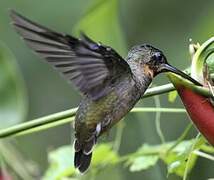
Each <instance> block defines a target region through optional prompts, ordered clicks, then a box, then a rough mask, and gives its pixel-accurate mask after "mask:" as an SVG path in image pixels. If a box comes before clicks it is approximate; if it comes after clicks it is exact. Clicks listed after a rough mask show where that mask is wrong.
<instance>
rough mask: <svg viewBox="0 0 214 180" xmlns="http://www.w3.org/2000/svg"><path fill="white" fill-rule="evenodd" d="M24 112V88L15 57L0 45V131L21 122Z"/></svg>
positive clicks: (25, 107) (25, 108)
mask: <svg viewBox="0 0 214 180" xmlns="http://www.w3.org/2000/svg"><path fill="white" fill-rule="evenodd" d="M26 110H27V106H26V92H25V87H24V83H23V79H22V77H21V74H20V72H19V70H18V67H17V64H16V61H15V57H14V56H13V54H12V53H11V52H10V50H9V49H8V48H7V47H5V45H3V44H2V43H0V120H1V125H0V129H2V128H6V127H9V126H11V125H14V124H17V123H18V122H20V121H23V120H24V118H25V115H26Z"/></svg>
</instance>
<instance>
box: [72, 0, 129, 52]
mask: <svg viewBox="0 0 214 180" xmlns="http://www.w3.org/2000/svg"><path fill="white" fill-rule="evenodd" d="M92 3H93V4H92V6H91V8H89V10H88V12H87V13H86V15H85V16H84V17H83V18H82V19H81V21H80V22H79V23H78V24H77V25H76V27H75V28H74V31H75V32H76V33H78V32H79V31H83V32H85V33H86V34H87V35H88V36H90V37H91V38H92V39H94V40H96V41H100V42H102V43H104V44H106V45H109V46H111V47H113V48H115V49H116V50H117V51H118V52H119V53H121V54H122V55H125V54H126V52H127V47H126V42H125V41H124V36H123V32H122V29H121V27H120V22H119V18H118V0H95V1H92Z"/></svg>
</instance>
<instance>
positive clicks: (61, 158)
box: [43, 145, 75, 180]
mask: <svg viewBox="0 0 214 180" xmlns="http://www.w3.org/2000/svg"><path fill="white" fill-rule="evenodd" d="M48 159H49V163H50V165H49V168H48V170H47V171H46V173H45V176H44V178H43V179H44V180H48V179H50V180H52V179H62V178H63V177H67V176H71V175H74V173H75V168H74V166H73V161H74V151H73V148H72V146H71V145H67V146H62V147H60V148H58V149H57V150H54V151H52V152H50V153H49V154H48Z"/></svg>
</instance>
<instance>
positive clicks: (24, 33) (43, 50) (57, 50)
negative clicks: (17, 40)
mask: <svg viewBox="0 0 214 180" xmlns="http://www.w3.org/2000/svg"><path fill="white" fill-rule="evenodd" d="M11 18H12V20H13V25H14V27H15V29H16V31H17V32H18V33H19V34H20V35H21V37H22V38H23V39H24V40H25V42H26V44H27V45H28V46H29V47H30V48H31V49H33V50H34V51H35V52H36V53H37V54H39V55H40V56H41V57H43V58H45V59H46V60H47V62H48V63H50V64H51V65H52V66H53V67H54V68H56V69H57V70H58V71H60V72H61V74H62V75H63V76H64V77H65V78H66V79H67V80H68V81H69V82H72V83H73V84H74V85H75V86H76V87H77V89H79V90H80V91H81V92H82V93H83V94H86V95H88V96H89V97H91V98H92V100H97V99H99V98H101V97H103V96H104V95H106V94H107V93H109V91H110V90H111V88H110V86H109V84H110V83H111V81H112V80H113V79H114V80H115V78H117V76H119V75H120V74H121V73H130V74H131V70H130V68H129V65H128V64H127V62H126V61H125V60H124V59H123V58H122V57H121V56H119V54H117V53H116V51H114V50H113V49H111V48H110V47H107V46H104V45H100V44H97V43H95V42H94V41H92V40H91V39H90V38H89V37H87V36H86V35H84V34H82V39H77V38H75V37H72V36H70V35H66V34H62V33H57V32H55V31H52V30H50V29H48V28H46V27H43V26H41V25H38V24H37V23H35V22H32V21H31V20H29V19H27V18H25V17H23V16H22V15H20V14H18V13H17V12H15V11H13V10H12V11H11Z"/></svg>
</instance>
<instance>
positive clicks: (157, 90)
mask: <svg viewBox="0 0 214 180" xmlns="http://www.w3.org/2000/svg"><path fill="white" fill-rule="evenodd" d="M173 90H175V88H174V87H173V85H172V84H166V85H162V86H157V87H153V88H149V89H148V90H147V91H146V93H145V94H144V96H143V98H147V97H151V96H155V95H159V94H163V93H167V92H170V91H173ZM195 90H196V91H197V92H198V93H200V94H203V95H205V96H208V97H211V96H212V93H211V92H210V91H209V89H208V88H204V87H199V86H195ZM76 110H77V108H74V109H71V110H67V111H63V112H59V113H56V114H52V115H49V116H45V117H42V118H38V119H35V120H31V121H29V122H25V123H22V124H19V125H15V126H12V127H10V128H7V129H3V130H1V131H0V138H5V137H9V136H20V135H24V134H28V133H32V132H37V131H41V130H45V129H49V128H51V127H55V126H59V125H63V124H66V123H68V122H71V121H73V120H74V116H75V114H76ZM131 112H167V113H170V112H173V113H176V112H177V113H181V112H186V111H185V110H184V109H174V108H171V109H170V108H153V107H151V108H134V109H133V110H132V111H131Z"/></svg>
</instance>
